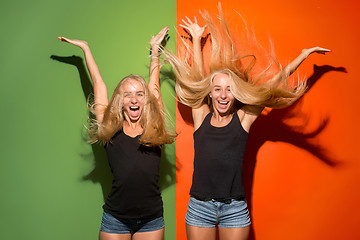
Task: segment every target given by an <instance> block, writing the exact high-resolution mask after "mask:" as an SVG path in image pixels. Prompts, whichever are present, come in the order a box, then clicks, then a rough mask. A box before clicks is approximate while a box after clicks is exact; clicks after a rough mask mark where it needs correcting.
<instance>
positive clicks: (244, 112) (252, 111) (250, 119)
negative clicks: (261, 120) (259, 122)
mask: <svg viewBox="0 0 360 240" xmlns="http://www.w3.org/2000/svg"><path fill="white" fill-rule="evenodd" d="M263 109H264V108H263V107H261V106H251V105H245V106H243V107H242V108H241V109H239V110H238V111H237V115H238V117H239V120H240V123H241V125H242V127H243V128H244V130H245V131H246V132H249V130H250V127H251V125H252V124H253V123H254V122H255V120H256V119H257V118H258V116H259V115H260V114H261V112H262V110H263Z"/></svg>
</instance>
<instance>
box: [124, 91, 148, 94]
mask: <svg viewBox="0 0 360 240" xmlns="http://www.w3.org/2000/svg"><path fill="white" fill-rule="evenodd" d="M124 93H127V94H129V93H132V92H129V91H125V92H124ZM135 93H145V91H136V92H135Z"/></svg>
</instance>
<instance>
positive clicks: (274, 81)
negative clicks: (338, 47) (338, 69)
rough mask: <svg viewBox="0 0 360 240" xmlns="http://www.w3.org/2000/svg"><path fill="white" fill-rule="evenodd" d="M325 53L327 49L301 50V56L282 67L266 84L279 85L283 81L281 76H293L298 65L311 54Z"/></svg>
mask: <svg viewBox="0 0 360 240" xmlns="http://www.w3.org/2000/svg"><path fill="white" fill-rule="evenodd" d="M326 52H330V50H329V49H326V48H321V47H313V48H309V49H303V50H302V52H301V54H300V55H299V56H298V57H297V58H295V59H294V60H293V61H292V62H291V63H290V64H289V65H287V66H286V67H284V68H283V69H282V70H281V71H280V72H279V73H278V74H276V75H275V76H274V77H272V78H271V79H270V80H269V81H268V83H269V84H271V85H277V84H280V83H281V81H282V80H283V76H286V77H289V76H290V75H291V74H293V73H294V72H295V71H296V69H297V68H298V67H299V66H300V64H301V63H302V62H303V61H304V60H305V59H306V58H307V57H308V56H309V55H310V54H312V53H320V54H325V53H326Z"/></svg>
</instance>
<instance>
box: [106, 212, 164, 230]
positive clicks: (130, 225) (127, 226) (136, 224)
mask: <svg viewBox="0 0 360 240" xmlns="http://www.w3.org/2000/svg"><path fill="white" fill-rule="evenodd" d="M164 226H165V223H164V218H163V217H159V218H155V219H121V220H119V219H117V218H115V217H114V216H112V215H111V214H109V213H107V212H104V213H103V216H102V219H101V227H100V231H103V232H106V233H117V234H128V233H130V234H134V233H136V232H152V231H156V230H160V229H162V228H163V227H164Z"/></svg>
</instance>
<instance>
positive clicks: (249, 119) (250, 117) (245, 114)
mask: <svg viewBox="0 0 360 240" xmlns="http://www.w3.org/2000/svg"><path fill="white" fill-rule="evenodd" d="M329 51H330V50H329V49H325V48H320V47H313V48H309V49H304V50H302V52H301V54H300V55H299V56H298V57H297V58H295V59H294V60H293V61H292V62H291V63H290V64H289V65H287V66H286V67H284V68H283V69H282V70H281V71H280V72H279V73H278V74H276V75H275V76H274V77H272V78H271V79H270V80H269V81H268V82H267V83H268V84H269V85H273V86H277V85H279V84H280V83H281V82H282V81H283V80H284V77H286V78H287V77H289V76H290V75H291V74H293V73H294V72H295V71H296V69H297V68H298V67H299V66H300V64H301V63H302V62H303V61H304V60H305V59H306V58H307V57H308V56H309V55H310V54H312V53H320V54H325V53H326V52H329ZM263 109H264V107H263V106H250V105H245V106H244V107H243V108H241V109H240V110H239V111H238V115H239V118H240V120H241V124H242V125H243V127H244V129H245V130H246V131H249V130H250V127H251V125H252V124H253V122H254V121H255V120H256V119H257V117H258V116H259V115H260V114H261V112H262V110H263Z"/></svg>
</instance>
